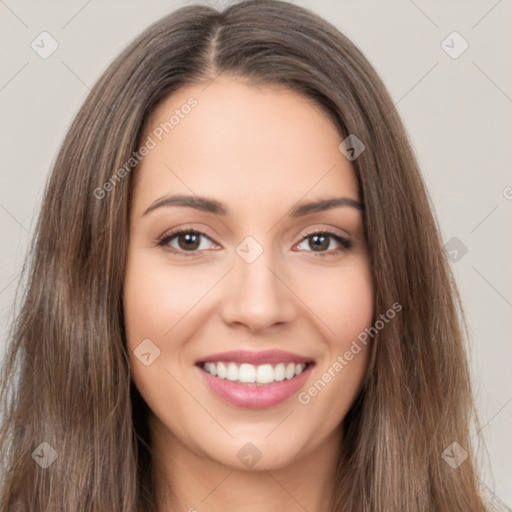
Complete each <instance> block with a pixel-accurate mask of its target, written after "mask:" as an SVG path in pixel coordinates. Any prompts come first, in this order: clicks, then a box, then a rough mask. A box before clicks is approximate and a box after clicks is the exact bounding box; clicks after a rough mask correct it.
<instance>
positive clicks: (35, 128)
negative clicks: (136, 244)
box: [0, 0, 512, 510]
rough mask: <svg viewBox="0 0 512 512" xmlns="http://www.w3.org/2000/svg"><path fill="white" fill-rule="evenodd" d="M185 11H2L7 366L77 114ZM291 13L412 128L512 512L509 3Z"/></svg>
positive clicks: (325, 4)
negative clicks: (19, 295) (15, 308)
mask: <svg viewBox="0 0 512 512" xmlns="http://www.w3.org/2000/svg"><path fill="white" fill-rule="evenodd" d="M185 3H191V2H183V1H153V2H151V3H150V4H149V3H147V2H143V1H142V0H138V1H134V0H132V1H123V2H122V3H121V2H120V1H114V0H109V1H103V2H100V1H99V0H89V1H86V0H78V1H76V0H73V1H68V2H56V1H55V2H50V1H35V0H34V1H28V0H23V1H17V2H16V1H14V0H5V1H2V0H0V48H1V58H0V63H1V69H0V112H1V117H0V119H1V124H0V141H1V148H0V151H1V153H0V154H1V155H2V159H1V176H0V226H1V239H0V251H1V262H2V264H1V266H0V308H1V309H0V311H1V315H2V324H1V326H2V333H1V339H0V355H2V353H3V347H4V342H5V338H6V336H5V333H6V327H5V326H6V322H7V321H8V320H9V319H10V315H11V314H12V302H13V298H14V292H15V289H16V283H17V277H18V274H19V272H20V270H21V265H22V261H23V257H24V254H25V251H26V248H27V244H28V241H29V239H30V235H31V234H32V232H33V227H34V221H35V218H36V216H37V213H38V207H39V205H40V201H41V196H42V190H43V186H44V183H45V180H46V178H47V176H48V173H49V169H50V167H51V165H52V163H53V161H54V158H55V156H56V152H57V149H58V147H59V144H60V143H61V141H62V138H63V136H64V134H65V132H66V130H67V128H68V126H69V124H70V122H71V120H72V118H73V116H74V114H75V113H76V111H77V109H78V108H79V106H80V104H81V103H82V102H83V100H84V99H85V97H86V95H87V93H88V91H89V88H90V87H91V86H92V85H93V84H94V82H95V81H96V79H97V78H98V77H99V75H100V74H101V72H102V71H103V70H104V69H105V68H106V67H107V65H108V63H109V62H110V61H111V59H112V58H113V57H114V56H115V55H116V54H117V53H118V52H119V51H120V50H121V49H122V48H123V47H124V46H125V45H126V44H127V43H128V42H129V41H130V40H131V39H132V38H133V37H134V36H135V35H137V34H138V33H139V32H140V31H141V30H143V29H144V28H145V27H146V26H147V25H148V24H150V23H151V22H153V21H155V20H157V19H158V18H159V17H161V16H163V15H164V14H166V13H168V12H170V11H172V10H174V9H175V8H177V7H180V6H181V5H184V4H185ZM224 3H225V2H221V1H220V0H219V1H217V2H213V1H211V2H210V4H211V5H217V6H222V5H223V4H224ZM295 3H296V4H298V5H302V6H305V7H308V8H310V9H312V10H314V11H316V12H317V13H318V14H320V15H322V16H323V17H325V18H326V19H328V20H329V21H331V22H332V23H334V24H335V25H336V26H337V27H338V28H339V29H340V30H341V31H342V32H344V33H345V34H346V35H347V36H349V37H350V38H351V39H352V40H353V41H354V42H355V43H356V44H357V45H358V46H359V47H360V48H361V49H362V50H363V52H364V53H365V55H366V56H367V58H368V59H369V60H370V62H371V63H372V64H373V66H374V67H375V68H376V70H377V72H378V73H379V74H380V75H381V77H382V78H383V80H384V82H385V83H386V85H387V87H388V89H389V91H390V93H391V95H392V97H393V99H394V101H395V103H396V104H397V107H398V109H399V112H400V115H401V116H402V119H403V121H404V123H405V125H406V127H407V129H408V132H409V135H410V139H411V142H412V144H413V147H414V149H415V151H416V154H417V157H418V159H419V162H420V164H421V167H422V170H423V173H424V176H425V180H426V182H427V186H428V187H429V191H430V194H431V196H432V199H433V201H434V204H435V208H436V213H437V217H438V220H439V222H440V224H441V228H442V232H443V237H444V240H445V242H449V241H450V240H451V242H449V244H450V245H449V248H450V251H452V252H451V255H450V257H451V258H452V259H454V261H452V267H453V268H454V271H455V275H456V278H457V280H458V283H459V286H460V290H461V293H462V298H463V301H464V305H465V309H466V313H467V317H468V322H469V326H470V329H471V340H470V343H471V347H470V357H471V365H472V369H473V380H474V385H475V391H476V393H477V403H478V408H479V412H480V417H481V425H482V429H481V434H482V435H483V437H484V439H485V442H486V445H487V449H488V454H489V457H488V460H487V462H486V460H485V459H484V464H482V475H481V479H482V482H483V484H484V485H485V487H486V488H487V489H488V491H489V493H491V495H492V496H493V497H494V500H495V503H496V505H497V506H498V505H499V506H500V508H502V509H503V510H511V509H512V486H511V482H512V463H511V461H512V443H511V441H510V440H511V436H510V433H511V432H512V386H511V383H512V376H511V371H510V367H511V362H512V358H511V352H512V349H511V345H510V343H509V342H508V336H509V333H510V329H511V327H512V322H511V319H512V315H511V313H512V286H511V283H512V272H511V268H512V266H511V263H510V262H511V257H510V256H511V245H512V238H511V236H510V224H511V218H512V176H511V174H510V172H509V171H510V164H511V160H512V158H511V157H512V149H511V147H512V144H511V141H512V123H511V112H512V67H511V66H510V62H512V61H511V53H512V52H511V50H512V31H511V30H510V26H511V19H512V2H511V1H510V0H499V1H495V0H478V1H477V0H472V1H468V0H466V1H449V2H447V1H441V0H436V1H432V0H431V1H426V0H415V1H412V0H393V1H389V0H388V1H387V2H379V1H377V0H372V1H365V0H358V1H356V0H346V1H338V2H336V1H334V0H323V1H316V2H314V1H312V0H307V1H306V0H302V1H301V0H295ZM43 31H47V32H48V33H50V34H51V36H52V37H53V38H54V39H55V40H56V41H57V43H58V48H57V50H56V51H55V52H54V53H53V54H52V55H50V56H49V57H48V58H46V59H43V58H41V57H40V56H39V54H38V53H36V51H34V50H33V49H32V47H31V43H32V42H33V41H34V40H35V41H36V43H37V42H38V41H40V38H38V36H39V35H40V34H41V32H43ZM453 31H457V32H458V33H459V34H460V35H461V36H462V37H463V38H464V40H466V41H467V43H468V44H469V47H468V49H467V50H466V51H465V52H464V53H462V54H461V55H460V56H458V58H452V56H453V54H454V52H455V51H457V50H459V49H461V48H462V46H461V41H457V39H454V38H453V36H451V37H450V38H448V40H447V42H446V43H445V46H444V47H445V48H446V49H448V50H449V51H450V52H451V53H452V56H450V55H449V54H448V53H447V52H446V51H445V50H444V49H443V46H442V42H443V40H445V39H446V38H447V36H449V34H451V33H452V32H453ZM446 45H449V46H451V47H452V48H447V46H446ZM46 48H48V45H46ZM454 237H455V238H456V240H455V241H453V240H452V239H453V238H454ZM454 244H455V245H454ZM457 244H458V245H457ZM464 247H465V248H466V249H467V252H466V253H465V254H464V250H465V249H464ZM461 248H462V250H461ZM454 250H455V252H453V251H454ZM476 434H477V433H476V432H475V435H476ZM505 504H506V505H508V508H507V507H506V505H505Z"/></svg>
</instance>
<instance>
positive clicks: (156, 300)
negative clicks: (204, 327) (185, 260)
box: [124, 254, 211, 348]
mask: <svg viewBox="0 0 512 512" xmlns="http://www.w3.org/2000/svg"><path fill="white" fill-rule="evenodd" d="M192 269H193V266H188V267H185V266H182V267H180V266H176V267H175V268H174V269H173V268H170V267H169V265H167V266H166V265H163V264H162V262H161V261H158V260H156V259H155V258H149V257H145V256H144V254H139V255H137V254H135V255H134V256H133V258H131V260H130V261H129V262H128V266H127V271H126V278H125V286H124V311H125V324H126V328H127V333H128V342H129V345H130V346H131V348H133V344H134V343H135V344H136V343H137V340H139V339H144V338H150V339H154V340H155V341H156V340H159V341H160V342H163V340H164V339H168V333H169V331H170V330H171V329H173V327H174V326H175V325H176V324H177V323H178V322H179V321H180V319H181V318H183V317H184V316H185V315H186V314H187V313H188V312H189V311H190V310H191V308H193V306H194V304H196V303H197V302H198V301H199V300H200V298H201V296H202V295H204V294H205V293H206V292H207V290H208V288H209V286H211V285H210V284H209V281H208V280H206V282H204V280H203V279H202V276H201V275H200V273H199V272H197V271H193V270H192ZM210 280H211V279H210ZM139 342H140V341H139ZM157 343H158V342H157Z"/></svg>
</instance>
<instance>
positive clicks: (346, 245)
mask: <svg viewBox="0 0 512 512" xmlns="http://www.w3.org/2000/svg"><path fill="white" fill-rule="evenodd" d="M185 233H188V234H190V233H193V234H195V235H199V236H204V237H206V238H208V239H209V238H210V237H209V236H208V235H206V234H205V233H203V232H201V231H197V230H196V229H193V228H191V227H187V226H186V227H184V228H180V229H176V230H175V231H171V232H170V233H167V234H166V235H164V236H163V237H162V238H160V239H159V240H158V242H157V246H158V247H163V248H164V249H165V250H167V251H169V252H172V253H173V254H179V255H183V256H197V254H198V252H201V251H190V252H187V251H182V250H177V249H175V248H173V247H172V248H170V247H166V246H167V245H168V244H169V242H170V241H171V240H172V239H173V238H176V237H177V236H178V235H181V234H185ZM312 235H329V236H330V237H331V238H333V239H334V240H336V241H337V242H338V243H339V244H340V245H341V246H342V248H341V249H335V250H334V252H316V255H317V256H320V257H323V258H325V257H329V256H334V255H335V254H338V253H340V252H342V251H347V250H349V249H351V248H352V247H354V242H352V241H351V240H349V239H348V238H345V237H343V236H341V235H339V234H338V233H336V232H334V231H331V230H330V229H322V230H311V231H306V232H305V233H302V234H301V237H302V238H301V240H300V241H299V242H298V244H296V245H299V244H301V243H302V242H304V240H307V238H308V237H310V236H312ZM306 252H315V251H306Z"/></svg>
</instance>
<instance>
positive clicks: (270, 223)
mask: <svg viewBox="0 0 512 512" xmlns="http://www.w3.org/2000/svg"><path fill="white" fill-rule="evenodd" d="M28 268H29V275H28V280H27V290H26V294H25V296H24V299H23V304H22V308H21V311H20V313H19V315H18V317H17V319H16V322H15V324H14V325H13V330H12V337H11V340H10V345H9V351H8V353H7V357H6V359H5V365H4V368H3V374H2V381H1V386H2V395H3V396H4V394H5V396H6V397H7V398H8V399H7V400H6V402H5V406H4V410H3V416H2V417H3V423H2V429H1V434H0V436H1V437H0V439H1V441H2V446H5V447H6V449H5V450H4V453H3V463H2V466H3V467H4V468H5V469H6V471H5V476H4V477H3V486H2V491H1V496H0V503H1V505H2V510H16V511H17V510H31V511H38V510H41V511H42V510H77V511H78V510H80V511H86V510H87V511H100V510H122V511H142V510H144V511H149V510H155V511H163V510H173V511H174V510H189V511H192V510H199V511H208V510H211V511H213V510H223V511H229V510H234V509H237V510H252V511H256V510H265V511H269V510H270V511H272V510H293V511H294V510H309V511H320V510H322V511H325V510H331V511H340V512H341V511H343V512H346V511H354V512H355V511H357V512H360V511H368V512H369V511H379V512H387V511H397V510H404V511H408V512H410V511H450V512H453V511H465V512H467V511H469V510H471V511H481V510H485V508H484V504H483V501H482V499H481V497H480V496H479V491H478V486H477V476H476V470H475V461H474V459H473V455H472V450H471V442H470V437H469V428H470V422H471V420H472V418H473V413H474V410H473V402H472V396H471V389H470V383H469V376H468V367H467V363H466V356H465V352H464V345H463V336H462V332H463V331H462V326H461V325H460V323H459V316H458V315H459V313H460V304H459V297H458V294H457V289H456V286H455V284H454V282H453V279H452V276H451V273H450V269H449V267H448V264H447V261H446V259H445V258H444V255H443V251H442V248H441V242H440V237H439V234H438V229H437V227H436V222H435V219H434V216H433V213H432V208H431V206H430V203H429V199H428V195H427V192H426V190H425V187H424V184H423V181H422V179H421V175H420V172H419V169H418V166H417V163H416V161H415V159H414V156H413V153H412V150H411V148H410V146H409V143H408V141H407V137H406V134H405V132H404V128H403V126H402V124H401V122H400V120H399V117H398V115H397V113H396V110H395V109H394V106H393V103H392V101H391V99H390V97H389V95H388V93H387V92H386V90H385V87H384V85H383V84H382V82H381V80H380V79H379V78H378V76H377V75H376V73H375V71H374V70H373V69H372V67H371V66H370V64H369V63H368V61H367V60H366V59H365V58H364V57H363V55H362V54H361V53H360V51H359V50H358V49H357V48H356V47H355V46H354V45H353V44H352V43H351V42H350V41H349V40H348V39H347V38H346V37H345V36H343V35H342V34H340V32H339V31H338V30H336V29H335V28H334V27H333V26H331V25H330V24H328V23H327V22H325V21H323V20H322V19H320V18H318V17H317V16H315V15H314V14H312V13H311V12H309V11H307V10H305V9H302V8H300V7H297V6H294V5H292V4H288V3H285V2H280V1H264V2H260V1H257V2H256V1H247V2H241V3H239V4H235V5H233V6H230V7H229V8H226V9H225V10H224V11H222V12H217V11H215V10H212V9H210V8H207V7H204V6H189V7H184V8H182V9H179V10H177V11H175V12H173V13H172V14H170V15H169V16H166V17H165V18H163V19H162V20H160V21H158V22H157V23H155V24H154V25H152V26H151V27H149V28H148V29H147V30H146V31H145V32H144V33H143V34H142V35H141V36H140V37H139V38H137V39H136V40H135V41H134V42H133V43H132V44H130V45H129V47H128V48H127V49H126V50H125V51H124V52H122V54H121V55H119V57H118V58H117V59H116V60H115V61H114V62H113V63H112V64H111V65H110V67H109V68H108V69H107V71H106V72H105V73H104V75H103V76H102V77H101V78H100V80H99V81H98V83H97V84H96V86H95V87H94V88H93V90H92V91H91V94H90V95H89V97H88V98H87V100H86V101H85V103H84V105H83V107H82V109H81V110H80V112H79V113H78V115H77V117H76V119H75V120H74V122H73V124H72V126H71V128H70V130H69V133H68V134H67V137H66V138H65V140H64V143H63V145H62V148H61V150H60V152H59V155H58V158H57V160H56V162H55V166H54V169H53V171H52V173H51V176H50V179H49V182H48V185H47V189H46V193H45V197H44V202H43V206H42V210H41V214H40V217H39V221H38V226H37V230H36V237H35V239H34V243H33V247H32V259H31V261H30V266H29V267H28ZM15 377H17V379H15Z"/></svg>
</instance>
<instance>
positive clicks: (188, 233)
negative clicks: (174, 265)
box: [157, 229, 210, 256]
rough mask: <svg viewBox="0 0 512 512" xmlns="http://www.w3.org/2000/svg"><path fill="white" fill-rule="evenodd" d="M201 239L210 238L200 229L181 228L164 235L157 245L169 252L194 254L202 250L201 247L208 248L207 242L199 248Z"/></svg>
mask: <svg viewBox="0 0 512 512" xmlns="http://www.w3.org/2000/svg"><path fill="white" fill-rule="evenodd" d="M202 239H206V240H210V238H209V237H208V236H206V235H205V234H204V233H201V232H200V231H195V230H193V229H181V230H177V231H174V232H172V233H169V234H168V235H165V236H164V237H163V238H162V239H161V240H160V241H159V242H158V244H157V245H158V246H159V247H163V248H164V249H166V250H169V251H170V252H174V253H180V254H183V255H184V256H194V255H196V254H197V253H199V252H202V250H203V249H208V244H204V245H206V246H205V247H203V248H202V249H200V248H201V242H202ZM176 244H177V245H176ZM199 249H200V250H199ZM186 253H188V254H186Z"/></svg>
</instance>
